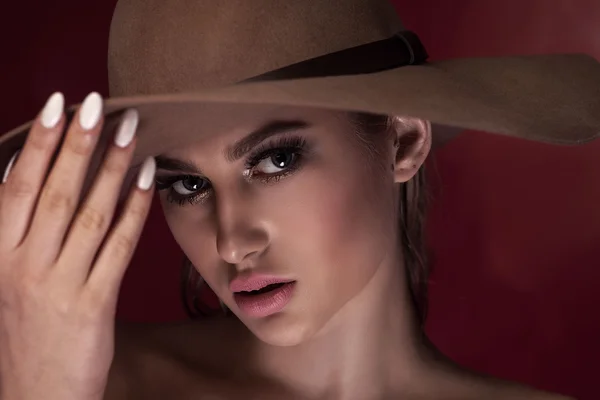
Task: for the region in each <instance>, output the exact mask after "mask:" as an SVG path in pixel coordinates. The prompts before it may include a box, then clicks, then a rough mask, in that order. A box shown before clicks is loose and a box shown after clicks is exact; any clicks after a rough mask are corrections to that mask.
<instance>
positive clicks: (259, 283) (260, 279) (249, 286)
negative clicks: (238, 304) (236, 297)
mask: <svg viewBox="0 0 600 400" xmlns="http://www.w3.org/2000/svg"><path fill="white" fill-rule="evenodd" d="M292 281H293V280H291V279H285V278H281V277H277V276H269V275H259V274H253V275H250V276H247V277H238V278H236V279H234V280H233V281H231V283H230V284H229V290H231V291H232V292H233V293H241V292H246V293H251V292H258V291H261V290H264V289H266V288H268V287H269V286H273V285H281V284H284V283H290V282H292Z"/></svg>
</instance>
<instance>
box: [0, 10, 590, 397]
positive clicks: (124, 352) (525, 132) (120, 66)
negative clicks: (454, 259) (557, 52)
mask: <svg viewBox="0 0 600 400" xmlns="http://www.w3.org/2000/svg"><path fill="white" fill-rule="evenodd" d="M426 58H427V57H426V53H425V51H424V49H423V48H422V46H421V44H420V42H419V41H418V38H416V36H415V35H414V34H412V33H410V32H406V31H404V30H403V28H402V25H401V23H400V21H399V20H398V18H397V16H396V14H395V12H394V10H393V9H392V8H391V6H390V5H389V4H388V3H387V2H385V1H383V0H381V1H380V0H369V1H365V0H345V1H341V0H340V1H331V0H328V1H314V0H311V1H295V2H285V1H276V0H270V1H267V0H260V1H252V2H248V1H241V0H239V1H234V0H228V1H227V2H215V1H212V0H211V1H208V0H207V1H196V2H183V1H169V2H164V1H158V0H156V1H150V0H121V1H120V3H119V5H118V6H117V10H116V13H115V17H114V19H113V25H112V30H111V44H110V49H109V73H110V84H111V95H112V96H113V97H114V98H112V99H108V100H106V101H103V99H102V98H101V97H100V96H99V95H98V94H97V93H92V94H90V95H89V96H88V97H87V98H86V99H85V101H84V102H83V104H82V105H81V106H77V107H74V108H71V109H69V110H67V111H66V112H65V110H64V98H63V96H62V95H61V94H60V93H56V94H54V95H52V96H51V97H50V99H49V100H48V102H47V103H46V105H45V107H44V108H43V110H42V111H41V112H40V114H39V116H38V117H37V119H36V120H35V121H33V122H32V123H30V124H28V125H25V126H23V127H20V128H18V129H16V130H14V131H12V132H9V133H8V134H7V135H5V136H4V137H3V139H2V142H0V153H1V154H0V156H1V158H0V161H1V162H2V165H1V166H2V167H4V166H6V169H5V174H4V176H3V184H2V185H0V260H2V263H1V264H0V305H1V307H0V398H1V399H2V400H21V399H33V398H44V399H61V400H66V399H68V400H71V399H73V400H90V399H94V400H96V399H102V398H106V399H137V398H139V399H165V398H169V399H170V398H173V399H192V398H199V399H203V398H206V399H237V398H260V399H269V398H272V399H482V398H485V399H521V398H523V399H558V398H560V397H559V396H554V395H551V394H548V393H541V392H538V391H535V390H533V389H530V388H526V387H522V386H520V385H517V384H512V383H509V382H503V381H500V380H496V379H493V378H491V377H486V376H482V375H479V374H476V373H474V372H470V371H466V370H464V369H462V368H460V367H459V366H457V365H455V364H454V363H452V362H451V361H450V360H448V359H447V358H445V357H444V356H443V355H442V354H440V353H439V352H438V351H436V349H435V348H434V347H433V346H432V345H431V344H430V343H429V342H428V340H427V338H426V337H425V336H424V334H423V331H422V329H421V328H422V326H421V321H422V318H423V316H424V312H425V306H426V304H425V295H426V292H425V285H424V282H425V281H426V272H427V268H426V267H427V262H426V257H425V253H424V250H423V244H422V230H423V225H422V216H423V208H424V203H425V202H424V193H423V189H424V187H423V169H422V166H423V164H424V162H425V160H426V158H427V156H428V154H429V153H430V151H431V149H432V147H435V145H436V143H438V142H439V141H440V138H441V137H442V133H443V132H444V131H445V132H447V130H448V127H459V128H461V127H464V128H474V129H482V130H488V131H492V132H498V133H503V134H507V135H513V136H517V137H523V138H527V139H539V140H545V141H548V142H554V143H577V142H583V141H586V140H591V139H593V138H595V137H596V136H598V133H599V132H600V89H599V88H600V66H599V65H598V63H597V62H596V61H594V60H593V59H591V58H589V57H586V56H548V57H541V56H540V57H521V58H499V59H472V60H451V61H446V62H440V63H432V64H427V63H426V62H425V61H426ZM70 117H72V119H70ZM117 124H118V125H117ZM23 142H24V144H23ZM16 149H19V151H18V152H16V153H15V150H16ZM128 172H132V173H133V172H135V173H136V174H137V178H136V179H135V180H134V181H133V185H129V182H130V180H131V177H132V175H131V174H128ZM123 189H128V190H123ZM153 189H156V190H158V191H159V193H160V199H161V203H162V206H163V209H164V213H165V216H166V219H167V221H168V224H169V227H170V229H171V231H172V233H173V235H174V237H175V239H176V240H177V242H178V243H179V245H180V246H181V248H182V249H183V251H184V253H185V254H186V257H187V259H188V265H189V266H190V268H193V270H191V271H195V273H196V274H197V276H196V277H201V281H202V282H204V283H205V284H207V285H208V286H210V288H211V289H212V290H213V291H214V292H215V293H216V294H217V295H218V297H219V299H220V301H221V302H222V304H223V308H224V309H226V311H227V312H226V313H224V315H223V316H222V317H217V318H212V319H206V320H199V321H193V322H185V323H180V324H168V325H158V326H138V325H135V326H121V325H119V326H116V329H115V323H114V313H115V304H116V300H117V293H118V289H119V285H120V282H121V278H122V276H123V273H124V271H125V269H126V266H127V264H128V262H129V260H130V258H131V254H132V252H133V249H134V248H135V244H136V243H137V240H138V238H139V235H140V231H141V229H142V226H143V223H144V220H145V217H146V214H147V211H148V208H149V204H150V200H151V198H152V192H153ZM120 198H125V199H126V201H125V204H124V205H123V209H122V212H121V213H120V214H119V218H118V219H117V220H116V221H114V224H113V216H114V215H115V210H116V208H117V207H118V206H119V199H120ZM115 331H116V334H115ZM115 338H116V340H115Z"/></svg>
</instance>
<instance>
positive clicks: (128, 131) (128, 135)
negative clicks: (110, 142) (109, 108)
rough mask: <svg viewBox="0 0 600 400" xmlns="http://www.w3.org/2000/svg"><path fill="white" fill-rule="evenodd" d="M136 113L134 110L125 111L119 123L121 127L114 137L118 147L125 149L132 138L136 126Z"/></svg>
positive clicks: (137, 117) (137, 118)
mask: <svg viewBox="0 0 600 400" xmlns="http://www.w3.org/2000/svg"><path fill="white" fill-rule="evenodd" d="M138 120H139V116H138V112H137V111H136V110H133V109H131V110H127V111H126V112H125V115H124V116H123V120H122V121H121V125H120V126H119V129H118V131H117V134H116V135H115V144H116V145H117V146H119V147H127V146H128V145H129V144H130V143H131V141H132V140H133V137H134V136H135V131H136V129H137V125H138Z"/></svg>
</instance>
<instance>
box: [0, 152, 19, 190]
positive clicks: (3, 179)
mask: <svg viewBox="0 0 600 400" xmlns="http://www.w3.org/2000/svg"><path fill="white" fill-rule="evenodd" d="M20 152H21V150H17V151H15V154H13V156H12V157H11V158H10V161H9V162H8V165H7V166H6V169H5V170H4V175H2V183H5V182H6V180H7V179H8V175H9V174H10V170H11V169H12V167H13V165H14V164H15V162H16V161H17V157H19V153H20Z"/></svg>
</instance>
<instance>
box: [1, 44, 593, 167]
mask: <svg viewBox="0 0 600 400" xmlns="http://www.w3.org/2000/svg"><path fill="white" fill-rule="evenodd" d="M290 106H291V107H318V108H326V109H334V110H347V111H361V112H370V113H377V114H387V115H399V116H411V117H418V118H422V119H426V120H429V121H431V122H432V123H433V124H437V125H440V126H447V127H454V128H463V129H472V130H478V131H486V132H491V133H498V134H504V135H508V136H514V137H518V138H523V139H528V140H535V141H541V142H546V143H554V144H567V145H568V144H581V143H585V142H588V141H591V140H593V139H595V138H597V137H599V136H600V64H599V63H598V62H597V61H596V60H595V59H594V58H592V57H590V56H586V55H548V56H522V57H499V58H471V59H469V58H464V59H455V60H447V61H439V62H435V63H430V64H424V65H417V66H405V67H401V68H396V69H391V70H387V71H382V72H377V73H371V74H362V75H346V76H335V77H322V78H305V79H291V80H277V81H262V82H252V83H243V84H237V85H231V86H227V87H221V88H215V89H210V90H206V91H202V92H193V93H174V94H165V95H143V94H142V95H139V96H135V97H120V98H109V99H106V101H105V104H104V113H105V128H104V131H105V132H112V131H113V130H114V128H115V126H116V124H117V123H118V121H119V119H120V114H121V113H122V112H123V111H124V110H126V109H128V108H135V109H137V110H138V112H139V115H140V124H139V128H138V144H137V148H136V154H135V158H134V163H133V164H134V165H135V164H137V163H139V162H140V161H141V160H143V159H144V158H145V157H147V156H150V155H157V154H160V153H163V152H165V151H167V150H169V149H172V148H176V147H180V146H185V145H187V144H190V143H193V142H194V141H195V140H198V138H199V137H201V136H203V135H208V134H211V135H218V134H219V133H220V132H225V131H227V130H229V129H234V128H235V127H236V126H240V124H244V123H247V124H256V123H260V121H264V118H266V117H267V116H271V117H272V116H274V115H277V112H278V110H282V109H285V108H288V107H290ZM78 107H79V105H74V106H72V107H70V108H69V110H68V114H70V115H72V114H73V113H74V111H75V110H76V109H77V108H78ZM31 123H32V122H31V121H30V122H28V123H27V124H24V125H22V126H20V127H18V128H16V129H14V130H12V131H10V132H9V133H7V134H6V135H3V136H2V137H1V138H0V167H4V166H5V165H6V164H7V163H8V160H9V158H10V157H11V156H12V154H13V152H14V151H15V150H16V149H17V148H19V147H20V146H22V143H23V142H24V139H25V134H26V132H27V131H28V129H29V127H30V126H31ZM106 134H108V133H106Z"/></svg>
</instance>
